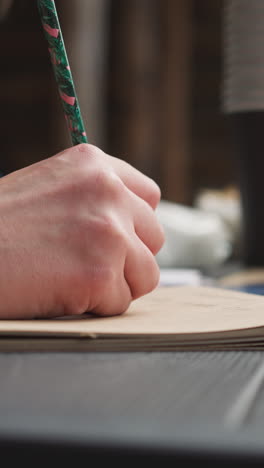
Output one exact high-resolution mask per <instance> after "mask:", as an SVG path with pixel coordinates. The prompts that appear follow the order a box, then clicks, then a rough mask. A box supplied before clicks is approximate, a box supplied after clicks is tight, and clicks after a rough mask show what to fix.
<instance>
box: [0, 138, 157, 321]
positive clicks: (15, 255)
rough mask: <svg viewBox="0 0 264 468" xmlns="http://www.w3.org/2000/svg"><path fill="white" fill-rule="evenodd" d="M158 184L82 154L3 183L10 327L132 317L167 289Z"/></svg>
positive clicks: (0, 199)
mask: <svg viewBox="0 0 264 468" xmlns="http://www.w3.org/2000/svg"><path fill="white" fill-rule="evenodd" d="M159 200H160V190H159V188H158V186H157V185H156V183H155V182H154V181H153V180H151V179H149V178H148V177H146V176H145V175H143V174H142V173H140V172H139V171H137V170H136V169H134V168H133V167H131V166H130V165H129V164H127V163H125V162H124V161H122V160H119V159H117V158H114V157H112V156H109V155H106V154H105V153H103V152H102V151H100V150H99V149H98V148H96V147H94V146H91V145H86V144H82V145H79V146H76V147H73V148H70V149H67V150H65V151H63V152H62V153H60V154H58V155H55V156H53V157H51V158H48V159H45V160H43V161H41V162H39V163H36V164H34V165H32V166H29V167H26V168H24V169H21V170H19V171H16V172H13V173H12V174H9V175H8V176H6V177H4V178H2V179H1V180H0V254H1V266H0V297H1V302H0V318H33V317H38V318H41V317H43V318H44V317H52V316H63V315H73V314H82V313H84V312H87V311H90V312H93V313H95V314H99V315H115V314H121V313H123V312H124V311H125V310H126V309H127V308H128V306H129V304H130V302H131V301H132V300H133V299H136V298H138V297H140V296H142V295H144V294H147V293H148V292H150V291H151V290H153V289H154V288H155V287H156V285H157V283H158V281H159V268H158V266H157V263H156V260H155V255H156V254H157V252H158V251H159V249H160V248H161V247H162V245H163V242H164V234H163V230H162V227H161V226H160V224H159V223H158V221H157V218H156V215H155V208H156V206H157V204H158V203H159Z"/></svg>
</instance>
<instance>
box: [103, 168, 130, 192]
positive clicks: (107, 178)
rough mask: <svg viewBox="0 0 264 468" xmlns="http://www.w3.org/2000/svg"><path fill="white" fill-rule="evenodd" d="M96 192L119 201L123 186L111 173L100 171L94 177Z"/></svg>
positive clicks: (115, 175)
mask: <svg viewBox="0 0 264 468" xmlns="http://www.w3.org/2000/svg"><path fill="white" fill-rule="evenodd" d="M96 186H97V190H98V191H100V193H101V194H102V195H104V196H106V197H107V198H111V199H115V198H117V199H120V198H121V197H122V194H123V192H124V189H125V186H124V184H123V182H122V181H121V179H120V178H119V177H118V176H117V174H115V173H114V172H113V171H106V170H105V169H102V168H101V169H100V170H99V171H98V173H97V176H96Z"/></svg>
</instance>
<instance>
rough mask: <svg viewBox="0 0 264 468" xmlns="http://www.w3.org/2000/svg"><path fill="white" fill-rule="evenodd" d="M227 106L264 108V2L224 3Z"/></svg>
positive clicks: (230, 109) (236, 0)
mask: <svg viewBox="0 0 264 468" xmlns="http://www.w3.org/2000/svg"><path fill="white" fill-rule="evenodd" d="M223 50H224V76H223V90H222V91H223V94H222V101H223V102H222V104H223V109H224V111H225V112H227V113H233V112H240V111H259V110H262V109H264V2H263V1H261V0H226V2H225V7H224V29H223Z"/></svg>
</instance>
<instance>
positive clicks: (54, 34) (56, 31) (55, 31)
mask: <svg viewBox="0 0 264 468" xmlns="http://www.w3.org/2000/svg"><path fill="white" fill-rule="evenodd" d="M43 28H44V29H45V31H46V32H47V33H48V34H49V35H50V36H52V37H58V35H59V33H60V30H59V29H55V28H51V27H50V26H49V25H48V24H43Z"/></svg>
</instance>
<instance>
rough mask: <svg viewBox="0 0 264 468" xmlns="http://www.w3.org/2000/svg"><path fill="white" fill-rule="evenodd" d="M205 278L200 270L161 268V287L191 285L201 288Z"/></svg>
mask: <svg viewBox="0 0 264 468" xmlns="http://www.w3.org/2000/svg"><path fill="white" fill-rule="evenodd" d="M202 283H203V276H202V273H201V272H200V271H199V270H193V269H184V268H161V269H160V281H159V286H183V285H187V284H189V285H190V284H191V285H193V286H199V285H201V284H202Z"/></svg>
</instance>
